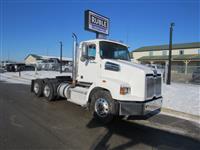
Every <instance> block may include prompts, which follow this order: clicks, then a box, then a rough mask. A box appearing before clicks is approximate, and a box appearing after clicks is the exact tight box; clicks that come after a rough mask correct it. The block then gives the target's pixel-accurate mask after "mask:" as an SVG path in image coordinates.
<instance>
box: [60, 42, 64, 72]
mask: <svg viewBox="0 0 200 150" xmlns="http://www.w3.org/2000/svg"><path fill="white" fill-rule="evenodd" d="M62 46H63V45H62V42H60V73H62Z"/></svg>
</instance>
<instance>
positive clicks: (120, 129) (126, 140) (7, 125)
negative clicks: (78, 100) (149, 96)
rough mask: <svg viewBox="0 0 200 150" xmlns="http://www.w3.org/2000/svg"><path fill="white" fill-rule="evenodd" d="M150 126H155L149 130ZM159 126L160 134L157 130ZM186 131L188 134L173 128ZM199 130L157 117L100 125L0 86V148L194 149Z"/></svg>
mask: <svg viewBox="0 0 200 150" xmlns="http://www.w3.org/2000/svg"><path fill="white" fill-rule="evenodd" d="M154 125H157V126H156V127H154ZM163 127H167V128H165V130H163ZM175 127H180V129H181V128H182V129H184V128H187V131H188V132H189V133H191V135H195V136H193V137H192V136H191V137H189V136H186V135H184V132H185V131H184V130H183V132H182V134H178V133H177V132H175V131H174V130H173V129H174V128H175ZM199 129H200V128H199V126H198V125H197V124H195V123H191V122H188V121H185V120H181V119H177V118H173V117H168V116H164V115H157V116H155V117H152V118H150V119H149V120H148V121H145V122H144V124H143V123H141V122H140V121H132V120H131V121H130V120H129V121H127V120H122V121H115V122H113V123H111V124H109V125H107V126H101V125H99V124H98V123H96V122H94V121H93V120H92V119H91V116H90V114H89V113H88V111H87V110H84V109H83V108H81V107H79V106H77V105H74V104H72V103H68V102H67V101H66V100H59V101H55V102H50V103H49V102H47V101H46V100H45V99H44V98H37V97H36V96H35V95H33V94H32V93H30V87H29V86H28V85H21V84H8V83H5V82H0V149H2V150H6V149H8V150H10V149H19V150H27V149H45V150H46V149H60V150H63V149H64V150H65V149H77V150H80V149H84V150H92V149H115V150H118V149H119V150H123V149H136V150H140V149H142V150H158V149H159V150H176V149H178V150H179V149H181V150H182V149H188V150H198V149H199V148H200V140H199V139H200V138H199V137H198V135H199Z"/></svg>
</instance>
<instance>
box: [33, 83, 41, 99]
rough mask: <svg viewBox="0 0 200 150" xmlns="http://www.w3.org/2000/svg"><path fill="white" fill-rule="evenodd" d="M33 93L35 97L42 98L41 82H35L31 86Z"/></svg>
mask: <svg viewBox="0 0 200 150" xmlns="http://www.w3.org/2000/svg"><path fill="white" fill-rule="evenodd" d="M33 92H34V93H35V95H36V96H37V97H41V96H43V82H42V80H39V79H37V80H35V81H34V84H33Z"/></svg>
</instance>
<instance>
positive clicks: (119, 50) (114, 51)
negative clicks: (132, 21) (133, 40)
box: [100, 41, 130, 61]
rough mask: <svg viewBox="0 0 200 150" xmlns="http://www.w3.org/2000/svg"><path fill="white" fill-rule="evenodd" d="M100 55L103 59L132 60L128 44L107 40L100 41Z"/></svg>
mask: <svg viewBox="0 0 200 150" xmlns="http://www.w3.org/2000/svg"><path fill="white" fill-rule="evenodd" d="M100 56H101V58H103V59H104V58H106V59H121V60H128V61H129V60H130V58H129V52H128V48H127V47H126V46H123V45H120V44H116V43H111V42H106V41H102V42H100Z"/></svg>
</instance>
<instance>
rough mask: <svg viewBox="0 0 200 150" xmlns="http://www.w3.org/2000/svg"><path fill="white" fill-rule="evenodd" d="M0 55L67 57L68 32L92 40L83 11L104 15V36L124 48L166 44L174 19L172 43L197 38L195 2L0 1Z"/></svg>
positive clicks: (199, 23)
mask: <svg viewBox="0 0 200 150" xmlns="http://www.w3.org/2000/svg"><path fill="white" fill-rule="evenodd" d="M0 1H1V4H0V5H1V7H0V10H1V21H0V25H1V32H0V33H1V59H2V58H3V59H8V58H9V59H12V60H23V59H24V58H25V56H27V55H28V54H29V53H34V54H41V55H55V56H59V41H63V45H64V47H63V50H64V55H65V56H67V57H70V56H71V49H72V38H71V33H72V32H75V33H76V34H77V35H78V38H79V41H82V40H88V39H92V38H95V34H94V33H91V32H88V31H85V30H84V11H85V10H86V9H91V10H93V11H95V12H98V13H100V14H102V15H104V16H107V17H108V18H110V35H109V36H108V38H109V39H114V40H120V41H123V42H124V43H127V44H128V45H129V46H130V49H129V50H130V51H131V50H133V49H136V48H138V47H142V46H149V45H159V44H168V43H169V25H170V22H172V21H173V22H175V27H174V39H173V42H174V43H185V42H197V41H200V37H199V36H200V29H199V28H200V1H198V0H173V1H170V0H168V1H166V0H163V1H162V2H159V1H158V0H153V1H150V0H147V1H145V0H141V1H139V0H137V1H134V0H132V1H129V0H121V1H117V0H115V1H114V0H110V1H109V0H99V1H97V0H96V1H95V0H93V1H87V0H85V1H84V2H83V1H76V0H75V1H73V2H72V1H69V0H54V1H53V0H40V1H39V0H26V1H23V0H15V1H14V0H0Z"/></svg>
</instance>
